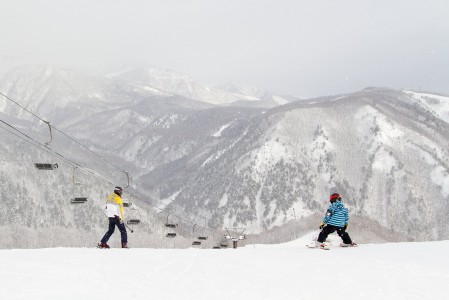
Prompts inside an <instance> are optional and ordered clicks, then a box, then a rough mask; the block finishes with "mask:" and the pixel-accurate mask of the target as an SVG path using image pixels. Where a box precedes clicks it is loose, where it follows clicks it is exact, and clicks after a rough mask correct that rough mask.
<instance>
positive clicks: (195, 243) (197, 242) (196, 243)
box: [192, 241, 201, 246]
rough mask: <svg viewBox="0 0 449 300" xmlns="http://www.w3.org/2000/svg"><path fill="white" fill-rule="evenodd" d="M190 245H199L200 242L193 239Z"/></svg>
mask: <svg viewBox="0 0 449 300" xmlns="http://www.w3.org/2000/svg"><path fill="white" fill-rule="evenodd" d="M192 245H193V246H199V245H201V242H199V241H194V242H193V243H192Z"/></svg>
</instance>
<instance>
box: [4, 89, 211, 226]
mask: <svg viewBox="0 0 449 300" xmlns="http://www.w3.org/2000/svg"><path fill="white" fill-rule="evenodd" d="M0 95H2V96H3V97H5V98H6V99H7V100H9V101H11V102H12V103H14V104H15V105H17V106H18V107H20V108H21V109H23V110H25V111H26V112H28V113H30V114H31V115H33V116H34V117H36V118H37V119H39V120H40V121H42V122H44V123H46V124H47V125H48V126H49V127H50V132H51V128H53V129H54V130H56V131H57V132H59V133H60V134H62V135H63V136H65V137H66V138H68V139H69V140H71V141H73V142H75V143H76V144H77V145H79V146H80V147H82V148H83V149H85V150H87V151H89V152H90V153H92V154H94V155H95V156H97V157H99V158H101V159H102V160H103V161H105V162H107V163H108V164H110V165H112V166H113V167H115V168H117V169H118V170H120V171H122V172H124V173H126V174H127V176H128V186H129V178H132V179H133V180H135V181H138V182H140V183H141V184H142V185H143V186H146V187H148V188H150V189H153V188H154V187H150V186H148V185H147V184H146V183H144V182H143V181H142V180H140V179H139V178H137V177H133V176H130V175H129V174H128V172H127V171H125V170H123V169H122V168H120V167H119V166H117V165H116V164H115V163H113V162H111V161H110V160H108V159H106V158H105V157H103V156H102V155H100V154H98V153H96V152H95V151H93V150H91V149H89V148H88V147H87V146H85V145H83V144H82V143H80V142H79V141H77V140H75V139H74V138H72V137H71V136H69V135H67V134H66V133H64V132H63V131H61V130H59V129H58V128H56V127H55V126H52V125H50V122H49V121H46V120H44V119H42V118H41V117H39V116H38V115H37V114H35V113H33V112H32V111H30V110H29V109H27V108H26V107H24V106H22V105H21V104H19V103H18V102H17V101H14V100H13V99H11V98H10V97H8V96H7V95H5V94H4V93H2V92H1V91H0ZM0 121H2V122H3V123H4V124H6V125H7V126H9V127H11V128H13V129H14V130H16V131H18V132H20V133H21V134H22V135H23V136H26V137H27V138H29V139H31V140H33V141H34V142H35V143H37V144H38V145H40V146H43V147H45V148H47V149H49V150H50V151H51V152H53V153H55V154H57V155H58V156H59V157H61V158H62V159H63V160H64V161H65V162H68V163H69V164H72V165H76V166H79V167H80V169H82V170H83V171H85V172H87V173H90V174H91V175H92V176H94V177H96V178H97V179H100V180H103V181H104V182H107V183H109V184H111V185H114V183H112V182H111V181H109V180H107V179H105V178H103V177H102V176H100V175H98V174H95V173H93V172H92V171H90V170H87V169H85V168H84V167H82V166H81V165H79V164H78V163H76V162H74V161H72V160H69V159H67V158H65V157H64V156H63V155H61V154H60V153H57V152H56V151H54V150H53V149H50V148H49V147H48V146H47V145H48V143H49V142H47V143H45V144H42V143H40V142H38V141H36V140H35V139H33V138H31V137H30V136H28V135H26V134H25V133H23V132H21V131H20V130H18V129H17V128H15V127H14V126H12V125H10V124H8V123H7V122H4V121H3V120H0ZM3 129H4V128H3ZM16 136H17V137H19V138H21V137H20V136H18V135H16ZM21 139H23V138H21ZM23 140H24V139H23ZM50 142H51V140H50ZM34 146H36V145H34ZM36 147H37V146H36ZM47 153H49V152H47ZM146 203H147V204H149V205H150V206H152V207H154V208H156V209H158V210H160V211H161V212H165V213H167V211H166V210H165V209H163V208H160V207H158V206H157V205H154V204H152V203H148V202H146ZM174 215H175V216H176V217H178V219H179V220H181V221H184V222H185V223H189V224H192V225H193V224H195V223H194V222H193V221H190V220H188V219H186V218H183V217H181V216H177V215H176V214H174ZM197 226H198V227H201V228H203V229H205V230H208V231H211V232H215V231H216V230H214V229H210V228H207V227H203V226H201V225H197Z"/></svg>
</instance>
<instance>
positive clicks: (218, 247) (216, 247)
mask: <svg viewBox="0 0 449 300" xmlns="http://www.w3.org/2000/svg"><path fill="white" fill-rule="evenodd" d="M212 249H221V248H220V246H213V247H212Z"/></svg>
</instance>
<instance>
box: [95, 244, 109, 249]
mask: <svg viewBox="0 0 449 300" xmlns="http://www.w3.org/2000/svg"><path fill="white" fill-rule="evenodd" d="M97 248H100V249H109V248H110V247H109V245H108V244H106V243H100V244H98V245H97Z"/></svg>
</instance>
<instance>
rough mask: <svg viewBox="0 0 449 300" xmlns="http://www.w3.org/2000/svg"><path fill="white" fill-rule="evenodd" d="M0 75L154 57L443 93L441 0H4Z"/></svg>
mask: <svg viewBox="0 0 449 300" xmlns="http://www.w3.org/2000/svg"><path fill="white" fill-rule="evenodd" d="M0 11H1V17H0V45H1V47H0V73H3V72H5V71H6V70H7V69H10V68H12V67H14V66H17V65H21V64H29V63H40V64H42V63H45V64H53V65H59V66H67V67H70V68H74V69H78V70H85V69H89V70H90V71H98V70H101V69H104V68H107V67H108V66H112V67H117V66H126V65H136V64H151V65H155V66H160V67H164V68H169V69H173V70H176V71H179V72H183V73H186V74H188V75H190V76H191V77H193V78H195V79H198V80H200V81H202V82H205V83H209V84H211V83H227V82H236V83H241V84H247V85H255V86H259V87H261V88H265V89H268V90H270V91H273V92H275V93H279V94H290V95H295V96H300V97H311V96H320V95H329V94H336V93H341V92H351V91H356V90H360V89H362V88H364V87H367V86H387V87H393V88H413V89H422V90H431V91H436V92H442V93H447V94H449V1H447V0H441V1H437V0H426V1H424V0H421V1H418V0H394V1H393V0H373V1H363V0H348V1H345V0H338V1H337V0H316V1H310V0H307V1H302V0H290V1H289V0H272V1H269V0H223V1H222V0H176V1H175V0H160V1H152V0H126V1H125V0H123V1H119V0H95V1H94V0H51V1H50V0H39V1H32V0H28V1H26V0H1V1H0Z"/></svg>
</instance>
